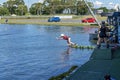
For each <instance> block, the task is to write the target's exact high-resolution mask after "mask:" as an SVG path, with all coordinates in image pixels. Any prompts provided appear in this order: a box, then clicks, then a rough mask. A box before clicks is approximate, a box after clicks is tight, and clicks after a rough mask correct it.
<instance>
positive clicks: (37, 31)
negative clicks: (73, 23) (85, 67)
mask: <svg viewBox="0 0 120 80" xmlns="http://www.w3.org/2000/svg"><path fill="white" fill-rule="evenodd" d="M94 30H95V28H87V27H84V28H83V27H65V26H43V25H13V24H11V25H10V24H0V80H48V79H49V78H50V77H51V76H55V75H58V74H60V73H63V72H65V71H67V70H68V69H69V68H70V67H71V66H73V65H78V66H81V65H82V64H84V63H85V62H87V61H88V60H89V57H90V56H91V54H92V51H93V50H87V49H84V50H80V49H74V48H69V47H68V46H67V43H66V41H64V40H56V37H58V36H60V34H61V33H64V34H67V35H69V36H71V38H72V41H73V42H75V43H77V44H79V45H93V44H92V43H91V42H90V41H89V32H93V31H94Z"/></svg>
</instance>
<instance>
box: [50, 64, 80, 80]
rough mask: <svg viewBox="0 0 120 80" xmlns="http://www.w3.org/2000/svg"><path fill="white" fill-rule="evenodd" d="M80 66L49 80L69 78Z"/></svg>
mask: <svg viewBox="0 0 120 80" xmlns="http://www.w3.org/2000/svg"><path fill="white" fill-rule="evenodd" d="M77 67H78V66H72V67H71V68H70V69H69V70H68V71H67V72H64V73H62V74H59V75H58V76H53V77H51V78H50V79H49V80H62V79H64V78H65V77H66V76H69V75H70V73H72V71H73V70H75V69H76V68H77Z"/></svg>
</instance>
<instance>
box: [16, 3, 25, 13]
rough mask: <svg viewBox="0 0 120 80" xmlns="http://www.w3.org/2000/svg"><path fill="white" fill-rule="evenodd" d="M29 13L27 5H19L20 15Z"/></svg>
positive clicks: (18, 11) (17, 11)
mask: <svg viewBox="0 0 120 80" xmlns="http://www.w3.org/2000/svg"><path fill="white" fill-rule="evenodd" d="M26 13H27V6H25V5H22V4H21V5H18V8H17V10H16V14H18V15H25V14H26Z"/></svg>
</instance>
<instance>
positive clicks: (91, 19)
mask: <svg viewBox="0 0 120 80" xmlns="http://www.w3.org/2000/svg"><path fill="white" fill-rule="evenodd" d="M95 21H96V20H95V19H94V18H86V19H83V20H82V23H87V22H88V23H94V22H95Z"/></svg>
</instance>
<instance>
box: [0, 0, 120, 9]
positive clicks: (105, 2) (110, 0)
mask: <svg viewBox="0 0 120 80" xmlns="http://www.w3.org/2000/svg"><path fill="white" fill-rule="evenodd" d="M6 1H7V0H0V4H2V3H3V2H6ZM24 1H25V4H26V5H27V6H28V7H30V6H31V4H33V3H37V2H43V1H44V0H24ZM86 1H90V2H93V4H94V7H95V8H99V7H104V6H105V7H107V8H114V7H115V6H116V5H119V6H120V0H86ZM118 3H119V4H118Z"/></svg>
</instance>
